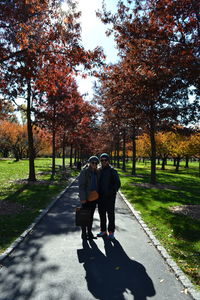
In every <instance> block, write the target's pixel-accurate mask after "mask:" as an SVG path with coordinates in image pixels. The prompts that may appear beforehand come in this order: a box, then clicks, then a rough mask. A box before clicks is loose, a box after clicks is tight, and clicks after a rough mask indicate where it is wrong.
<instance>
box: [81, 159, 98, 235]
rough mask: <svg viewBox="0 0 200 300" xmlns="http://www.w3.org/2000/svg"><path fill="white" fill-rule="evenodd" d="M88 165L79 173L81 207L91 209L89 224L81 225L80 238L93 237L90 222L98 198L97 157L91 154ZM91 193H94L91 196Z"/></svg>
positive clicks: (91, 221)
mask: <svg viewBox="0 0 200 300" xmlns="http://www.w3.org/2000/svg"><path fill="white" fill-rule="evenodd" d="M88 163H89V165H88V167H87V168H85V169H83V170H82V171H81V173H80V175H79V197H80V201H81V204H82V207H83V208H89V209H90V210H91V219H90V224H89V225H88V226H87V227H85V226H83V227H82V235H81V237H82V239H87V238H88V239H94V235H93V233H92V223H93V216H94V211H95V208H96V204H97V200H98V193H97V191H98V172H97V165H98V163H99V159H98V157H97V156H91V157H90V158H89V160H88ZM91 195H93V196H94V195H95V196H94V197H93V198H92V197H91Z"/></svg>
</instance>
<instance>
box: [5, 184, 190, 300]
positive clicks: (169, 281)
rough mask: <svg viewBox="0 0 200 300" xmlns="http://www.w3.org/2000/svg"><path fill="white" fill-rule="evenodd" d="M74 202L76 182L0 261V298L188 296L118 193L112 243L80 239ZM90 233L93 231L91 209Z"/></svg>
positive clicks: (159, 299) (179, 299)
mask: <svg viewBox="0 0 200 300" xmlns="http://www.w3.org/2000/svg"><path fill="white" fill-rule="evenodd" d="M35 201H37V199H36V200H35ZM78 205H79V199H78V187H77V181H76V182H75V183H74V184H73V185H72V186H71V187H70V188H69V189H68V190H67V191H66V193H64V194H63V195H62V197H61V198H60V199H59V200H58V201H57V202H56V204H55V205H54V206H53V208H52V209H51V210H50V211H49V212H48V214H47V215H46V216H45V217H44V218H43V219H42V220H41V221H40V223H39V224H38V225H37V226H36V227H35V229H34V230H33V231H32V232H31V234H30V235H29V236H28V237H27V238H25V240H24V241H23V242H22V243H21V244H20V245H19V246H18V247H17V248H16V249H15V251H14V252H13V253H11V254H10V255H9V257H8V258H6V260H4V262H3V267H2V268H1V269H0V300H25V299H26V300H29V299H31V300H32V299H34V300H92V299H100V300H130V299H134V300H146V299H153V300H165V299H166V300H169V299H170V300H191V299H192V298H191V297H190V295H188V294H185V293H184V292H183V291H184V287H183V286H182V284H181V283H180V282H179V281H178V280H177V279H176V277H175V275H174V273H173V272H172V271H171V270H170V269H169V267H168V265H167V264H166V263H165V261H164V259H163V258H162V257H161V255H160V254H159V252H158V251H157V249H156V248H155V247H154V246H153V245H152V243H151V241H150V240H149V238H148V236H147V235H146V234H145V232H144V231H143V229H142V228H141V226H140V225H139V223H138V222H137V220H136V219H135V218H134V216H133V214H132V213H131V211H130V209H129V208H128V207H127V205H126V204H125V203H124V201H123V199H122V198H121V196H120V195H118V196H117V201H116V225H117V226H116V233H115V237H116V239H115V240H114V241H112V242H111V241H109V240H108V239H103V238H98V239H94V240H93V241H84V242H82V240H81V238H80V235H81V232H80V228H79V227H76V226H75V222H74V219H75V208H76V207H77V206H78ZM93 232H94V234H96V233H98V232H99V216H98V212H97V211H96V212H95V221H94V229H93Z"/></svg>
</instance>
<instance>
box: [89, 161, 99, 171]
mask: <svg viewBox="0 0 200 300" xmlns="http://www.w3.org/2000/svg"><path fill="white" fill-rule="evenodd" d="M97 164H98V162H97V161H91V162H90V168H92V170H96V169H97Z"/></svg>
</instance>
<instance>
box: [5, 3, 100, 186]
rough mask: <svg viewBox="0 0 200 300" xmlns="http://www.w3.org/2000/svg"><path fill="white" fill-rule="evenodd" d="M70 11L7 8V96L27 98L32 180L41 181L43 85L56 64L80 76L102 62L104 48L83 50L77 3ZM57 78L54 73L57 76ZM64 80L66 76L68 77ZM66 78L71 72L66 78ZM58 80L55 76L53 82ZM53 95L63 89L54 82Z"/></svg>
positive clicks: (53, 6)
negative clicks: (38, 135)
mask: <svg viewBox="0 0 200 300" xmlns="http://www.w3.org/2000/svg"><path fill="white" fill-rule="evenodd" d="M68 3H69V11H68V12H67V13H63V12H62V11H61V7H60V4H61V3H60V1H59V0H53V1H47V0H44V1H39V0H35V1H34V2H31V1H15V2H7V1H3V2H2V3H1V7H0V8H1V9H2V10H1V12H3V13H2V15H1V16H2V19H1V22H0V32H1V34H2V36H3V38H2V40H1V45H0V61H1V62H2V66H1V75H2V82H1V84H0V88H1V89H2V92H3V94H4V95H6V96H7V97H8V98H9V99H12V100H13V101H15V99H16V98H17V97H19V96H21V97H24V98H25V99H26V102H27V103H26V107H27V131H28V147H29V181H35V180H36V177H35V168H34V141H33V132H32V128H33V121H32V116H33V113H34V103H35V101H36V99H38V98H41V97H42V95H41V91H40V90H39V86H40V85H41V84H42V82H44V81H46V78H47V77H48V76H49V69H50V68H51V67H50V66H51V65H55V66H57V69H58V70H59V69H62V70H63V66H66V67H65V72H67V74H68V73H69V72H73V71H74V72H76V71H77V70H76V66H77V65H78V64H80V63H82V64H83V65H84V66H85V67H86V68H88V69H89V68H91V61H92V62H93V63H94V64H98V63H99V55H100V51H99V49H95V50H94V51H84V49H83V47H82V46H81V45H80V25H79V24H78V22H77V18H78V17H79V15H80V13H77V12H76V10H75V8H74V7H75V5H74V1H68ZM51 75H52V76H53V74H51ZM63 75H64V74H63ZM65 75H66V73H65ZM51 78H52V77H51ZM49 87H50V88H51V90H55V91H56V89H57V87H56V86H53V83H52V84H50V82H49ZM45 92H47V91H45Z"/></svg>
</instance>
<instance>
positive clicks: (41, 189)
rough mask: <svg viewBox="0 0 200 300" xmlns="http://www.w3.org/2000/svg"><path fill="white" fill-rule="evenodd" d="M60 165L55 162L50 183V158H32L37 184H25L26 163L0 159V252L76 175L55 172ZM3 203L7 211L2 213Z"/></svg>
mask: <svg viewBox="0 0 200 300" xmlns="http://www.w3.org/2000/svg"><path fill="white" fill-rule="evenodd" d="M66 163H67V162H66ZM68 163H69V161H68ZM61 164H62V161H61V159H56V166H57V168H56V170H57V172H56V175H55V179H54V180H51V159H50V158H41V159H36V160H35V170H36V176H37V180H38V181H37V183H35V184H27V181H26V179H27V178H28V160H25V159H24V160H21V161H19V162H15V161H14V160H0V174H1V176H0V253H2V252H3V251H4V250H5V249H6V248H7V247H8V246H9V245H10V244H11V243H12V242H13V241H14V240H15V239H16V238H17V237H18V236H19V235H20V234H21V233H22V232H23V231H24V230H25V229H26V228H27V227H28V226H29V225H30V224H31V223H32V222H33V220H34V219H35V217H36V216H38V214H39V213H40V212H41V210H42V209H43V208H45V207H47V205H48V204H49V203H50V202H51V200H52V199H53V197H55V196H56V195H57V194H59V193H60V192H61V191H62V190H63V189H64V188H65V187H66V186H67V185H68V183H69V178H70V177H73V176H76V174H77V171H75V170H71V169H67V171H66V172H62V171H61V170H59V165H61ZM5 204H6V207H8V208H10V210H9V213H6V214H5V213H3V212H5ZM7 211H8V210H7ZM16 212H17V213H16Z"/></svg>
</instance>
